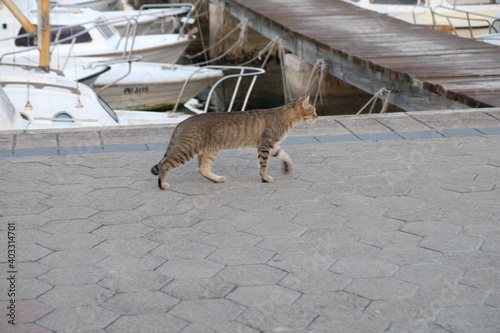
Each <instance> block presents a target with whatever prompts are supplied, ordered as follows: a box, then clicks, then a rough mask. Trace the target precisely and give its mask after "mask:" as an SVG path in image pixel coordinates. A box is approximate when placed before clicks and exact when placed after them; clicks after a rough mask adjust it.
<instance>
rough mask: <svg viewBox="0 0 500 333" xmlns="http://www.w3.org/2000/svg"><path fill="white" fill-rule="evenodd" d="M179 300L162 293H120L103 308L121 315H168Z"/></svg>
mask: <svg viewBox="0 0 500 333" xmlns="http://www.w3.org/2000/svg"><path fill="white" fill-rule="evenodd" d="M177 303H179V300H178V299H177V298H174V297H172V296H169V295H167V294H165V293H162V292H161V291H143V292H127V293H119V294H116V295H114V296H113V297H111V298H110V299H108V300H107V301H106V302H105V303H103V304H102V305H101V306H102V307H103V308H105V309H108V310H111V311H113V312H116V313H120V314H129V315H132V314H153V313H166V312H168V311H169V310H170V309H172V308H173V307H174V306H175V305H176V304H177Z"/></svg>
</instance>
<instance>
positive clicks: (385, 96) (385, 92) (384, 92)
mask: <svg viewBox="0 0 500 333" xmlns="http://www.w3.org/2000/svg"><path fill="white" fill-rule="evenodd" d="M390 96H391V90H389V89H386V88H381V89H380V90H379V91H378V92H377V93H376V94H375V95H373V97H372V98H370V100H369V101H368V102H366V104H365V105H364V106H363V107H362V108H361V109H360V110H359V111H358V112H357V113H356V115H358V114H360V113H361V112H363V110H364V109H365V108H366V107H367V106H368V105H370V103H371V104H372V106H371V107H370V111H368V114H370V113H372V112H373V108H374V107H375V103H376V102H377V99H379V98H380V99H381V100H383V101H382V108H381V109H380V113H384V112H385V111H387V107H388V106H389V97H390Z"/></svg>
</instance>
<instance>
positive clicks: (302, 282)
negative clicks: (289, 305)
mask: <svg viewBox="0 0 500 333" xmlns="http://www.w3.org/2000/svg"><path fill="white" fill-rule="evenodd" d="M351 280H352V279H351V278H349V277H346V276H343V275H340V274H336V273H333V272H329V271H325V270H322V269H319V268H318V269H316V270H315V271H313V270H309V271H302V272H297V273H289V274H288V275H287V276H286V277H285V278H284V279H283V280H281V281H280V283H279V285H281V286H284V287H287V288H290V289H293V290H296V291H299V292H301V293H318V292H334V291H341V290H343V289H344V288H345V287H347V286H348V285H349V283H350V282H351Z"/></svg>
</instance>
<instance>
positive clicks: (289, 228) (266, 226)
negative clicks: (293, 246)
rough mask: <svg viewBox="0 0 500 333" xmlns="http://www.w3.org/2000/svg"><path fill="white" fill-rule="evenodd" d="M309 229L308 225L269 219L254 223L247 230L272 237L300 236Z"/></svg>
mask: <svg viewBox="0 0 500 333" xmlns="http://www.w3.org/2000/svg"><path fill="white" fill-rule="evenodd" d="M306 230H307V228H306V227H303V226H300V225H297V224H294V223H280V222H273V221H268V222H267V223H259V224H254V225H253V226H251V227H250V228H248V229H247V230H246V232H247V233H250V234H254V235H258V236H265V237H268V238H272V237H280V238H281V237H299V236H300V235H302V234H303V233H304V232H305V231H306Z"/></svg>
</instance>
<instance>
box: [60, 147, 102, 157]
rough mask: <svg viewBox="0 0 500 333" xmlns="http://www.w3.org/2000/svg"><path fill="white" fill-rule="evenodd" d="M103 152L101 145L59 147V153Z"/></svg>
mask: <svg viewBox="0 0 500 333" xmlns="http://www.w3.org/2000/svg"><path fill="white" fill-rule="evenodd" d="M102 152H104V150H103V148H102V146H83V147H82V146H74V147H61V148H59V154H60V155H83V154H98V153H102Z"/></svg>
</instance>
